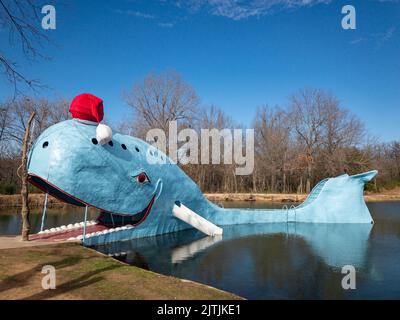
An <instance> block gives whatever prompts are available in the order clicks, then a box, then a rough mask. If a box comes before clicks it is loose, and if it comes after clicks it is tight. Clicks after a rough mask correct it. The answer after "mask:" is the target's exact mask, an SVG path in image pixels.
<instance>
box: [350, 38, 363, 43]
mask: <svg viewBox="0 0 400 320" xmlns="http://www.w3.org/2000/svg"><path fill="white" fill-rule="evenodd" d="M363 40H364V39H363V38H357V39H354V40H351V41H350V42H349V43H350V44H358V43H360V42H362V41H363Z"/></svg>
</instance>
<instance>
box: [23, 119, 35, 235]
mask: <svg viewBox="0 0 400 320" xmlns="http://www.w3.org/2000/svg"><path fill="white" fill-rule="evenodd" d="M34 117H35V112H32V113H31V115H30V116H29V119H28V121H27V123H26V131H25V134H24V140H23V144H22V163H21V167H20V168H22V170H21V197H22V208H21V217H22V240H23V241H28V240H29V232H30V230H31V224H30V222H29V211H30V210H29V198H28V196H29V191H28V165H27V163H28V152H29V139H30V129H31V124H32V121H33V118H34Z"/></svg>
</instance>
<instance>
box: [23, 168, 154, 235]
mask: <svg viewBox="0 0 400 320" xmlns="http://www.w3.org/2000/svg"><path fill="white" fill-rule="evenodd" d="M28 181H29V182H30V183H31V184H32V185H34V186H35V187H37V188H39V189H40V190H42V191H43V192H46V193H48V194H49V195H51V196H53V197H54V198H56V199H58V200H60V201H61V202H64V203H67V204H70V205H74V206H78V207H85V206H88V207H93V208H96V209H98V210H100V215H99V216H98V218H97V219H96V222H95V224H96V225H97V227H100V226H101V227H102V229H103V230H104V229H110V228H118V227H124V226H129V227H136V226H138V225H139V224H141V223H142V222H143V221H145V220H146V218H147V217H148V216H149V214H150V211H151V209H152V207H153V204H154V202H155V199H156V194H154V195H153V196H152V197H151V199H150V201H149V203H148V204H147V206H146V207H145V208H144V209H143V210H141V211H139V212H137V213H135V214H126V213H117V212H111V211H108V210H105V209H103V208H99V207H97V206H94V205H92V204H90V203H87V202H85V201H83V200H81V199H79V198H77V197H75V196H73V195H71V194H69V193H68V192H65V191H64V190H62V189H60V188H59V187H57V186H55V185H54V184H52V183H51V182H49V181H48V180H46V179H43V178H42V177H40V176H38V175H36V174H33V173H28ZM74 231H77V230H74ZM65 236H66V235H65Z"/></svg>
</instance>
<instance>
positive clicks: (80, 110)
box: [69, 93, 112, 144]
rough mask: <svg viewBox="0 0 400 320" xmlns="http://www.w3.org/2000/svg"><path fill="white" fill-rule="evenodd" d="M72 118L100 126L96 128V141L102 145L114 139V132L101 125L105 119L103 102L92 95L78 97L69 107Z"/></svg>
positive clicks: (84, 94)
mask: <svg viewBox="0 0 400 320" xmlns="http://www.w3.org/2000/svg"><path fill="white" fill-rule="evenodd" d="M69 112H71V114H72V118H74V119H77V120H78V121H81V122H84V123H89V124H98V125H97V128H96V139H97V141H98V142H99V143H100V144H105V143H107V142H109V141H111V139H112V130H111V128H110V127H108V126H106V125H105V124H102V123H100V122H101V121H102V120H103V118H104V108H103V100H101V99H100V98H99V97H96V96H94V95H92V94H90V93H82V94H80V95H78V96H76V97H75V98H74V99H73V100H72V102H71V106H70V107H69Z"/></svg>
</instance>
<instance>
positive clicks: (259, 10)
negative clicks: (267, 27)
mask: <svg viewBox="0 0 400 320" xmlns="http://www.w3.org/2000/svg"><path fill="white" fill-rule="evenodd" d="M331 1H332V0H254V1H244V0H178V1H177V2H176V5H177V6H178V7H179V8H185V9H187V10H188V11H190V12H191V13H196V12H198V11H199V10H201V9H205V10H207V11H208V12H209V13H210V14H212V15H215V16H221V17H226V18H230V19H233V20H241V19H246V18H249V17H261V16H264V15H267V14H269V13H272V12H274V11H278V10H284V9H294V8H300V7H311V6H314V5H317V4H328V3H330V2H331Z"/></svg>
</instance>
